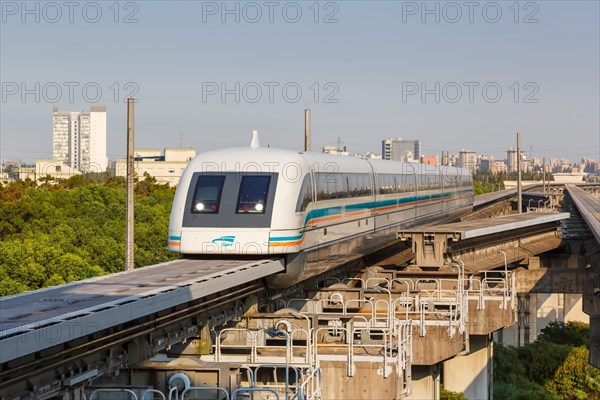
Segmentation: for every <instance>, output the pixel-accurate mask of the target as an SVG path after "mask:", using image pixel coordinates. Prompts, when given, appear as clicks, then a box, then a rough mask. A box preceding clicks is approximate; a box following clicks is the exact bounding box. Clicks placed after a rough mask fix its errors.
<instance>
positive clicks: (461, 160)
mask: <svg viewBox="0 0 600 400" xmlns="http://www.w3.org/2000/svg"><path fill="white" fill-rule="evenodd" d="M458 166H459V167H460V168H466V169H468V170H470V171H471V172H475V171H477V154H476V153H475V152H474V151H471V150H465V149H462V150H461V151H460V153H459V154H458Z"/></svg>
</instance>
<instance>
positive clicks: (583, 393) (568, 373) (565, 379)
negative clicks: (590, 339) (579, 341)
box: [546, 347, 600, 400]
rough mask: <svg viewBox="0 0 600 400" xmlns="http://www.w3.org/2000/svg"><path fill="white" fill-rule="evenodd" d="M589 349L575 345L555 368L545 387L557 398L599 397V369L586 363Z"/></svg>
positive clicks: (580, 399) (583, 398)
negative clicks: (563, 360)
mask: <svg viewBox="0 0 600 400" xmlns="http://www.w3.org/2000/svg"><path fill="white" fill-rule="evenodd" d="M588 357H589V351H588V349H586V348H585V347H575V348H573V349H572V350H571V352H570V353H569V356H568V357H567V359H566V360H565V362H564V363H563V364H562V365H561V366H560V367H559V368H558V369H557V370H556V373H555V374H554V377H553V379H552V380H550V381H548V383H546V389H548V391H549V392H550V393H552V394H553V395H554V396H556V397H557V398H559V399H566V400H571V399H577V400H586V399H598V398H600V370H598V369H597V368H595V367H592V366H591V365H590V364H588V361H587V360H588Z"/></svg>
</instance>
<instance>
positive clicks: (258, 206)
mask: <svg viewBox="0 0 600 400" xmlns="http://www.w3.org/2000/svg"><path fill="white" fill-rule="evenodd" d="M263 208H265V206H263V205H262V204H260V203H256V205H255V206H254V209H255V210H256V211H262V210H263Z"/></svg>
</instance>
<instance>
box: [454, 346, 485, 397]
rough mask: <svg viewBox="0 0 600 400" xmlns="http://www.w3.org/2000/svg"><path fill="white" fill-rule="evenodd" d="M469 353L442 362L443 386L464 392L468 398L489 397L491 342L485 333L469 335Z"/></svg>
mask: <svg viewBox="0 0 600 400" xmlns="http://www.w3.org/2000/svg"><path fill="white" fill-rule="evenodd" d="M469 341H470V353H469V354H465V355H462V356H456V357H454V358H452V359H450V360H448V361H446V362H444V388H446V389H448V390H451V391H453V392H460V393H464V394H465V397H466V398H467V399H469V400H473V399H477V400H481V399H489V398H490V387H491V383H492V380H491V376H492V342H491V341H490V340H489V338H488V336H487V335H471V337H470V340H469Z"/></svg>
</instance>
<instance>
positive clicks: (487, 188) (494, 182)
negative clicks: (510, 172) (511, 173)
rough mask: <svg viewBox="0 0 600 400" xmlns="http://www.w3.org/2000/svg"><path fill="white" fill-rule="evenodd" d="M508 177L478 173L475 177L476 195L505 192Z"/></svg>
mask: <svg viewBox="0 0 600 400" xmlns="http://www.w3.org/2000/svg"><path fill="white" fill-rule="evenodd" d="M505 179H506V175H504V174H497V175H493V174H490V173H486V172H477V173H475V174H474V175H473V191H474V192H475V195H478V194H483V193H489V192H495V191H498V190H504V180H505Z"/></svg>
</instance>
